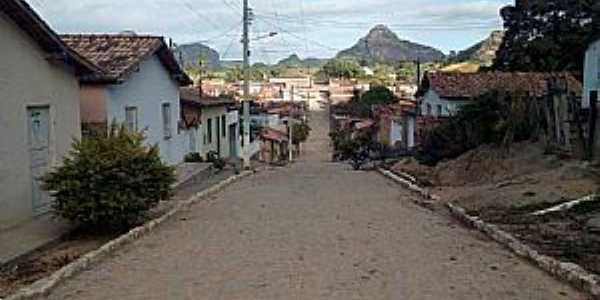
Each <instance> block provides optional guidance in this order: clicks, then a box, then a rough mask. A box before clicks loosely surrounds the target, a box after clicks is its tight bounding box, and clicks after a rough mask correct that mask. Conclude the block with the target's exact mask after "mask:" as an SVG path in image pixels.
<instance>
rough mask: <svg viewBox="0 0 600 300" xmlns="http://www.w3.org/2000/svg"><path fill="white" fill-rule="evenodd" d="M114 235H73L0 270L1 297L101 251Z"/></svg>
mask: <svg viewBox="0 0 600 300" xmlns="http://www.w3.org/2000/svg"><path fill="white" fill-rule="evenodd" d="M114 237H116V235H92V234H84V233H73V234H71V235H69V236H66V237H64V238H63V239H61V240H60V241H58V242H56V243H53V244H51V245H48V246H46V247H44V248H42V249H40V250H37V251H35V252H33V253H31V254H29V255H27V256H26V257H23V258H21V259H19V260H17V261H15V262H13V263H10V264H8V265H5V266H2V268H0V298H4V297H7V296H8V295H10V294H12V293H14V292H16V291H18V290H19V289H21V288H23V287H25V286H28V285H30V284H32V283H34V282H36V281H38V280H39V279H42V278H45V277H48V276H50V275H51V274H52V273H54V272H56V271H58V270H59V269H61V268H62V267H64V266H66V265H68V264H69V263H71V262H73V261H75V260H77V259H78V258H80V257H81V256H83V255H85V254H86V253H88V252H91V251H93V250H95V249H98V248H100V247H101V246H102V245H103V244H104V243H106V242H108V241H109V240H111V239H113V238H114Z"/></svg>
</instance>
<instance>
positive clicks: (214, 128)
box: [181, 87, 241, 159]
mask: <svg viewBox="0 0 600 300" xmlns="http://www.w3.org/2000/svg"><path fill="white" fill-rule="evenodd" d="M234 105H235V101H234V100H232V99H225V98H217V97H210V96H207V95H204V94H202V96H201V92H200V90H199V89H198V88H193V87H186V88H182V89H181V107H182V120H183V123H184V124H185V125H184V127H185V133H184V135H185V137H186V142H185V144H186V146H187V150H188V152H189V153H200V155H201V156H202V157H204V158H205V159H206V158H208V153H210V152H214V153H217V154H218V156H219V157H221V158H237V157H239V156H240V155H241V153H240V124H239V113H238V111H237V110H235V109H231V108H232V107H233V106H234Z"/></svg>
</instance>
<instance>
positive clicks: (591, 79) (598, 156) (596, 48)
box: [581, 40, 600, 161]
mask: <svg viewBox="0 0 600 300" xmlns="http://www.w3.org/2000/svg"><path fill="white" fill-rule="evenodd" d="M591 91H598V93H599V94H600V40H598V41H596V42H594V43H592V44H590V46H589V47H588V49H587V52H586V53H585V66H584V79H583V97H582V103H581V106H582V107H583V108H590V92H591ZM599 100H600V99H599ZM596 105H597V109H599V110H600V105H598V103H597V104H596ZM595 131H596V135H595V137H594V146H593V156H594V159H595V160H596V161H598V160H600V119H597V120H596V129H595Z"/></svg>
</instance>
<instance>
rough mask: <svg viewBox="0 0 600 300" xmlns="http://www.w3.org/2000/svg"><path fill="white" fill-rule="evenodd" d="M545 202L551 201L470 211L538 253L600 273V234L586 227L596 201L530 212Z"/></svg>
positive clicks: (599, 208) (598, 206) (597, 209)
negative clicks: (548, 211) (540, 213)
mask: <svg viewBox="0 0 600 300" xmlns="http://www.w3.org/2000/svg"><path fill="white" fill-rule="evenodd" d="M548 206H551V205H550V204H548V205H546V206H543V205H532V206H526V207H520V208H512V209H510V208H496V209H495V208H487V209H485V210H482V211H481V212H476V211H474V212H471V213H470V214H472V215H479V216H480V217H481V218H482V219H484V220H485V221H487V222H490V223H494V224H497V225H499V226H500V227H501V228H502V229H504V230H506V231H509V232H512V233H513V234H514V235H515V236H516V237H518V238H519V239H521V240H522V241H525V242H526V243H527V244H529V245H531V246H533V247H534V248H535V249H536V250H538V251H539V252H540V253H542V254H545V255H548V256H553V257H556V258H559V259H560V260H561V261H565V262H572V263H576V264H578V265H580V266H582V267H583V268H585V269H587V270H588V271H591V272H594V273H596V274H600V234H598V232H592V231H590V230H589V229H588V228H586V223H587V222H588V220H589V219H591V218H593V217H598V216H599V215H600V203H598V202H590V203H586V204H583V205H580V206H577V207H575V208H574V209H571V210H568V211H564V212H557V213H551V214H548V215H544V216H534V215H532V213H533V212H536V211H538V210H539V209H543V208H547V207H548Z"/></svg>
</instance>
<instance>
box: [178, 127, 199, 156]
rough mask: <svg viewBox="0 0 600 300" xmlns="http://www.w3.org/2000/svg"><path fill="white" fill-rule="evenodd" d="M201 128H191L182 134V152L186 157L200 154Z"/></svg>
mask: <svg viewBox="0 0 600 300" xmlns="http://www.w3.org/2000/svg"><path fill="white" fill-rule="evenodd" d="M203 132H204V131H203V128H202V126H201V125H198V126H197V127H191V128H188V129H186V130H184V131H183V132H182V134H183V135H184V141H185V144H184V147H185V148H184V150H185V153H186V155H187V154H189V153H202V148H203V142H202V138H203Z"/></svg>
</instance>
